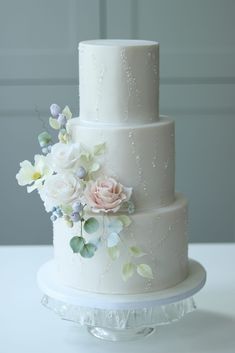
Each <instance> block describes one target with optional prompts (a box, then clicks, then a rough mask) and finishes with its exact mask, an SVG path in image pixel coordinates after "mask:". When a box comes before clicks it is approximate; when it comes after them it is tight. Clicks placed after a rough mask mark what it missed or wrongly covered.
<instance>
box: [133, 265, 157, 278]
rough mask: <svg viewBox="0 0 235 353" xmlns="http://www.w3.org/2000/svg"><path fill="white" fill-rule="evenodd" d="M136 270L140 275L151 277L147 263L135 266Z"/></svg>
mask: <svg viewBox="0 0 235 353" xmlns="http://www.w3.org/2000/svg"><path fill="white" fill-rule="evenodd" d="M137 272H138V274H139V275H140V276H142V277H145V278H148V279H153V272H152V269H151V267H150V266H149V265H147V264H140V265H138V266H137Z"/></svg>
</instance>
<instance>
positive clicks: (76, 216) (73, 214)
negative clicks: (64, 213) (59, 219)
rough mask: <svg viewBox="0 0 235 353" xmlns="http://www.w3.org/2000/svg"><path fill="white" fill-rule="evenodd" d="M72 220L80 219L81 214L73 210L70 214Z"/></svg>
mask: <svg viewBox="0 0 235 353" xmlns="http://www.w3.org/2000/svg"><path fill="white" fill-rule="evenodd" d="M70 218H71V221H72V222H78V221H80V220H81V216H80V214H79V213H78V212H73V213H72V214H71V216H70Z"/></svg>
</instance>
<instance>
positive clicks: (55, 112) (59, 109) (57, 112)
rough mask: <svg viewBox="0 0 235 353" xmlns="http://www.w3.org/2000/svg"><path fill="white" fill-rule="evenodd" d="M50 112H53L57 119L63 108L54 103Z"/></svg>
mask: <svg viewBox="0 0 235 353" xmlns="http://www.w3.org/2000/svg"><path fill="white" fill-rule="evenodd" d="M50 111H51V115H52V116H53V117H54V118H57V117H58V115H59V114H60V111H61V108H60V107H59V106H58V104H55V103H54V104H52V105H51V106H50Z"/></svg>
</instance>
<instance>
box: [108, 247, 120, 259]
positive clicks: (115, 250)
mask: <svg viewBox="0 0 235 353" xmlns="http://www.w3.org/2000/svg"><path fill="white" fill-rule="evenodd" d="M108 254H109V256H110V257H111V259H112V260H117V259H118V258H119V256H120V250H119V249H118V247H117V246H112V247H111V248H108Z"/></svg>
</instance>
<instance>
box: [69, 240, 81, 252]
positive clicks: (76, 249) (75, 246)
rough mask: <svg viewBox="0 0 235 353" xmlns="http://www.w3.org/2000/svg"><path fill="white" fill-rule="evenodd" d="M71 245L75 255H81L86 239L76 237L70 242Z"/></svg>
mask: <svg viewBox="0 0 235 353" xmlns="http://www.w3.org/2000/svg"><path fill="white" fill-rule="evenodd" d="M69 244H70V247H71V248H72V250H73V252H74V253H79V252H81V250H82V249H83V247H84V245H85V239H84V238H83V237H79V236H75V237H73V238H72V239H71V240H70V243H69Z"/></svg>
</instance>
